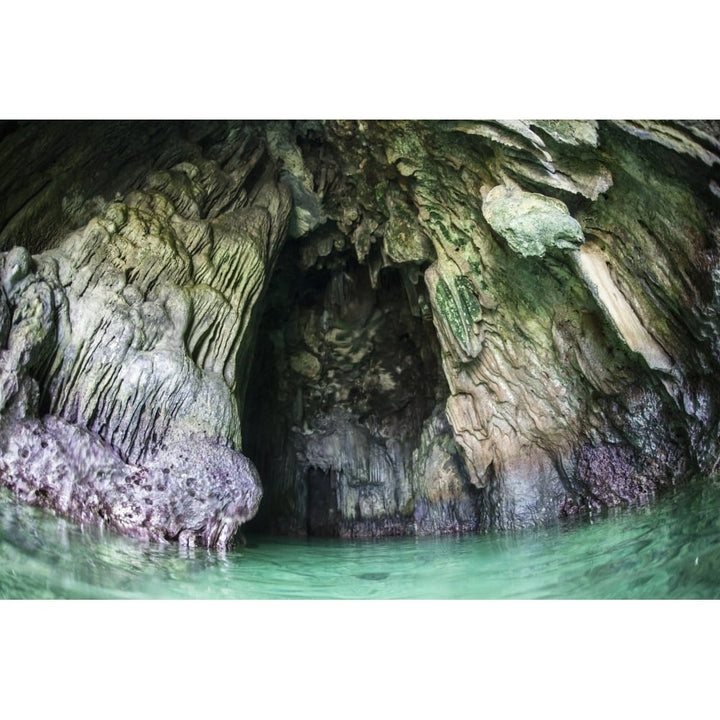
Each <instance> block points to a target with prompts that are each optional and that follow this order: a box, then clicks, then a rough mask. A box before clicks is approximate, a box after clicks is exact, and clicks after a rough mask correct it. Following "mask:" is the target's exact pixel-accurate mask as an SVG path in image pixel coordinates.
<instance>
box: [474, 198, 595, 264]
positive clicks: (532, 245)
mask: <svg viewBox="0 0 720 720" xmlns="http://www.w3.org/2000/svg"><path fill="white" fill-rule="evenodd" d="M482 211H483V215H484V216H485V219H486V220H487V221H488V223H489V224H490V227H491V228H492V229H493V230H494V231H495V232H496V233H497V234H498V235H500V236H501V237H503V238H504V239H505V240H506V241H507V243H508V245H509V246H510V247H511V248H512V249H513V250H514V251H515V252H516V253H519V254H520V255H522V256H523V257H530V256H540V257H542V256H543V255H545V253H546V251H547V250H549V249H550V248H558V249H561V250H568V249H574V248H576V247H577V246H578V245H581V244H582V243H583V242H584V240H585V238H584V235H583V231H582V228H581V227H580V224H579V223H578V221H577V220H575V218H573V217H572V216H571V215H570V213H569V212H568V209H567V206H566V205H565V203H564V202H562V201H561V200H557V199H556V198H551V197H546V196H545V195H540V194H539V193H529V192H525V191H523V190H517V189H514V188H510V187H507V186H506V185H497V186H496V187H494V188H493V189H492V190H490V192H489V193H488V194H487V196H486V197H485V201H484V202H483V206H482Z"/></svg>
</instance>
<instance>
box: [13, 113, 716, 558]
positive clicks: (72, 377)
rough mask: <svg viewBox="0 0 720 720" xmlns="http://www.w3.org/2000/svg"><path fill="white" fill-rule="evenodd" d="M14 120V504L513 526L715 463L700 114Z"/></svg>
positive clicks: (156, 528)
mask: <svg viewBox="0 0 720 720" xmlns="http://www.w3.org/2000/svg"><path fill="white" fill-rule="evenodd" d="M0 137H1V138H2V139H1V140H0V167H2V168H3V171H2V176H1V177H0V197H2V202H1V203H0V249H2V250H3V254H2V287H3V292H2V295H1V296H0V347H2V350H0V411H1V412H2V415H1V417H0V451H1V453H2V455H1V456H0V480H2V482H3V483H4V484H5V485H8V486H9V487H11V488H12V489H13V490H14V491H15V492H16V493H17V494H18V495H19V496H20V497H21V498H23V499H24V500H26V501H28V502H34V503H36V504H42V505H45V506H47V507H50V508H53V509H54V510H56V511H57V512H59V513H61V514H64V515H67V516H69V517H71V518H74V519H76V520H79V521H81V522H106V523H108V524H109V525H111V526H112V527H114V528H116V529H118V530H120V531H121V532H126V533H129V534H134V535H137V536H140V537H148V538H151V539H155V540H163V539H173V538H177V539H180V540H181V541H182V542H186V543H194V542H199V543H202V544H205V545H209V546H225V545H226V544H227V542H228V541H229V540H230V539H231V538H232V535H233V533H234V532H235V530H236V528H237V527H238V526H239V525H240V524H242V523H243V522H246V521H247V520H249V519H250V518H251V517H252V516H253V515H255V513H256V512H257V517H256V519H255V520H254V521H253V525H251V526H254V527H256V528H259V529H270V530H273V531H276V532H290V533H301V534H302V533H310V534H325V535H349V536H353V535H386V534H408V533H436V532H452V531H462V532H465V531H481V530H486V529H504V528H518V527H526V526H530V525H534V524H541V523H545V522H548V521H551V520H553V519H556V518H558V517H559V516H563V515H569V514H576V513H581V512H587V511H597V510H601V509H603V508H606V507H610V506H614V505H618V504H638V503H643V502H646V501H648V500H649V499H651V498H652V497H653V496H654V495H655V494H656V493H657V492H659V491H662V490H663V489H664V488H667V487H669V486H672V485H674V484H676V483H678V482H681V481H682V480H683V479H684V478H686V477H688V476H689V475H690V474H691V473H694V472H709V471H711V470H713V469H714V467H715V465H716V461H717V458H718V456H719V455H720V443H719V442H718V420H719V415H718V412H719V410H720V407H719V405H718V402H719V401H720V391H719V390H718V389H717V387H716V383H715V381H714V379H715V377H716V376H717V372H718V369H719V368H718V364H719V362H720V344H719V340H718V338H719V333H718V329H719V328H718V310H720V300H719V298H718V283H719V282H720V271H719V270H718V240H719V239H720V233H719V232H718V219H717V210H718V197H719V196H720V168H719V166H720V157H719V156H720V127H719V126H718V125H717V123H712V122H650V121H642V122H640V121H635V122H620V121H614V122H610V121H606V122H592V121H576V122H571V121H515V122H509V121H492V122H491V121H447V122H438V121H431V122H419V121H413V122H409V121H393V122H362V121H358V122H349V121H334V122H290V121H281V122H265V123H263V122H237V123H233V122H227V123H224V122H204V123H201V122H197V123H111V122H103V123H18V124H8V125H6V126H5V127H3V128H0ZM241 451H242V452H243V453H245V454H246V455H247V456H248V457H249V458H250V459H251V460H252V461H253V462H254V464H255V465H256V466H257V469H258V471H259V476H260V478H262V485H263V494H264V497H263V499H262V502H260V494H261V491H260V483H259V480H258V477H257V474H256V472H255V470H254V468H253V467H252V464H251V463H249V462H248V461H247V459H246V458H245V457H244V456H243V455H242V454H241Z"/></svg>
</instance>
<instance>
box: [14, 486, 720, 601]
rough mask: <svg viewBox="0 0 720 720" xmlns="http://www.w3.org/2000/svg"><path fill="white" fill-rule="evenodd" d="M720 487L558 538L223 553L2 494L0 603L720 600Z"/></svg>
mask: <svg viewBox="0 0 720 720" xmlns="http://www.w3.org/2000/svg"><path fill="white" fill-rule="evenodd" d="M718 597H720V483H718V482H713V481H712V480H709V479H707V478H698V479H696V480H694V481H693V482H691V483H690V484H689V485H687V486H685V487H683V488H682V489H680V490H677V491H674V492H673V493H672V494H670V495H667V496H665V497H663V498H661V499H660V500H659V501H658V502H656V503H655V504H653V505H652V506H650V507H647V508H641V509H639V510H638V509H636V510H634V511H632V512H629V511H618V512H612V513H609V514H606V515H604V516H602V517H594V518H585V519H583V520H581V521H578V522H571V523H564V522H558V523H557V524H556V525H554V526H552V527H550V528H544V529H541V530H530V531H524V532H518V533H505V534H496V535H483V536H474V537H460V538H456V537H442V538H418V539H407V538H392V539H386V540H377V541H373V540H363V541H351V540H334V539H333V540H330V539H319V538H318V539H307V540H306V539H296V538H276V537H265V536H250V537H248V545H247V546H246V547H243V548H238V549H236V550H232V551H228V552H226V553H220V552H217V551H207V550H202V549H195V550H182V549H180V548H178V546H176V545H153V544H148V543H144V542H139V541H136V540H132V539H128V538H124V537H119V536H116V535H114V534H111V533H109V532H104V531H102V530H101V529H99V528H96V527H91V528H84V529H83V528H81V527H78V526H76V525H74V524H72V523H68V522H66V521H64V520H61V519H58V518H56V517H55V516H53V515H51V514H49V513H47V512H46V511H43V510H39V509H37V508H30V507H26V506H23V505H20V504H18V503H16V502H15V500H14V499H13V497H12V496H11V495H9V494H8V493H7V492H5V491H2V492H1V493H0V598H24V599H34V598H119V599H133V598H146V599H147V598H168V599H170V598H192V599H204V598H213V599H222V598H235V599H241V598H255V599H269V598H286V599H293V598H310V599H313V598H322V599H339V598H354V599H373V598H405V599H409V598H426V599H453V598H469V599H480V598H494V599H507V598H597V599H603V598H718Z"/></svg>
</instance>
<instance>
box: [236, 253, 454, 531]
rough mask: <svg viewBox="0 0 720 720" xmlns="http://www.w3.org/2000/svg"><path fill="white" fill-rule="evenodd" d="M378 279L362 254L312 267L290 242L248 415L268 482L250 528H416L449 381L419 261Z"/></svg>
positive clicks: (248, 430) (272, 294)
mask: <svg viewBox="0 0 720 720" xmlns="http://www.w3.org/2000/svg"><path fill="white" fill-rule="evenodd" d="M374 279H375V282H373V281H372V279H371V273H370V271H369V268H368V266H367V265H363V264H360V263H358V261H357V259H356V257H355V254H354V252H349V251H335V252H332V253H329V254H328V255H327V256H325V257H318V258H317V259H316V260H315V262H314V263H313V264H312V265H311V266H310V267H309V268H307V269H305V270H303V269H302V246H301V244H299V243H289V244H288V245H287V246H286V248H285V249H284V250H283V254H282V256H281V257H280V259H279V262H278V265H277V269H276V272H275V274H274V276H273V278H272V280H271V284H270V287H269V290H268V294H267V296H266V304H265V310H264V314H263V316H262V319H261V322H260V325H259V331H258V338H257V345H256V352H255V354H254V361H253V366H252V369H251V371H250V380H249V383H248V389H247V393H246V400H245V408H244V413H243V420H244V422H243V443H244V448H243V450H244V452H245V454H246V455H247V456H248V457H249V458H250V459H251V460H252V461H253V462H254V463H255V465H256V466H257V468H258V471H259V473H260V476H261V478H262V481H263V487H264V497H263V501H262V503H261V506H260V510H259V512H258V515H257V516H256V517H255V518H254V519H253V520H252V521H251V522H249V523H247V525H246V526H245V527H246V530H247V531H248V532H254V533H274V534H291V535H312V536H369V535H391V534H396V535H397V534H408V533H411V532H412V531H413V527H414V525H413V523H414V517H413V511H414V500H413V493H414V488H413V479H412V477H411V470H412V466H413V460H412V456H413V452H414V451H415V450H416V449H417V447H418V445H419V443H420V436H421V432H422V428H423V424H424V423H425V422H426V421H427V419H428V418H429V417H430V416H431V414H432V413H433V410H434V409H435V408H436V407H437V405H438V403H440V402H444V399H445V398H446V397H447V386H446V384H445V380H444V376H443V374H442V370H441V367H440V360H439V348H438V346H437V340H436V338H435V334H434V329H433V326H432V321H431V318H430V316H429V312H427V311H425V312H423V310H422V308H423V306H425V307H427V304H426V299H425V297H424V293H425V292H426V291H425V286H424V281H423V280H422V273H421V271H420V269H419V268H417V266H412V267H400V268H395V267H392V268H385V269H383V270H380V271H379V272H378V274H377V275H376V276H375V278H374Z"/></svg>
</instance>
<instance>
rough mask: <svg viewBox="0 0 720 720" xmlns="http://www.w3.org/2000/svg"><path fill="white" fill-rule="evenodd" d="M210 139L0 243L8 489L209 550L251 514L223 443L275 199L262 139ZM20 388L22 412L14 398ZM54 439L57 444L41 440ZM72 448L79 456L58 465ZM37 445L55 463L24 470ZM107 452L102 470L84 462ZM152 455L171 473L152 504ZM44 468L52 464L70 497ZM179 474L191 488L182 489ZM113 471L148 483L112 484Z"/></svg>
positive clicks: (249, 475) (240, 461)
mask: <svg viewBox="0 0 720 720" xmlns="http://www.w3.org/2000/svg"><path fill="white" fill-rule="evenodd" d="M226 140H227V142H226V144H224V145H223V147H222V152H220V153H219V155H218V154H217V153H216V155H215V157H213V158H205V157H198V156H197V154H196V155H195V156H194V157H193V160H194V162H190V161H189V160H185V161H183V162H180V163H177V164H174V165H172V166H171V167H169V168H168V169H166V170H158V171H151V172H149V174H148V175H147V177H146V179H145V182H144V184H143V185H142V186H140V187H139V188H138V189H137V190H133V191H132V192H130V193H128V194H127V195H126V196H125V197H124V198H122V199H113V201H112V202H109V203H105V204H104V209H103V212H102V213H101V214H100V215H98V216H97V217H95V218H93V219H92V220H91V221H90V222H89V223H88V224H87V225H85V226H84V227H82V228H80V229H78V230H77V231H75V232H74V233H72V234H70V235H69V236H68V237H67V238H66V239H65V240H63V241H62V242H59V243H57V244H56V247H54V248H53V249H51V250H48V251H46V252H44V253H40V254H38V255H36V256H34V257H31V256H30V255H29V253H28V251H27V250H26V249H24V248H15V249H13V250H10V251H9V252H8V253H7V254H6V255H5V257H4V259H3V260H4V267H3V288H4V296H3V297H4V298H7V301H6V305H4V306H3V307H4V308H6V309H4V311H3V317H4V318H7V317H11V322H10V323H9V325H10V326H9V328H7V325H8V322H7V321H4V322H3V334H7V341H6V348H5V349H4V350H2V351H0V410H2V411H4V416H3V418H2V420H1V421H0V426H2V431H3V437H4V438H5V441H6V442H5V450H4V454H3V466H2V473H3V476H4V482H5V483H6V484H8V485H9V486H10V487H12V488H13V489H15V490H16V492H18V493H19V494H20V495H21V496H23V497H25V498H27V499H29V500H30V501H36V502H41V503H44V504H46V505H48V506H49V507H52V508H54V509H55V510H57V511H58V512H61V513H62V514H66V515H69V516H70V517H72V518H79V519H82V520H83V521H89V518H90V517H91V516H94V517H95V518H96V520H102V521H104V522H107V523H108V524H110V525H111V526H113V527H115V528H116V529H119V530H121V531H124V532H127V533H129V534H135V535H139V536H142V537H150V538H152V539H158V538H162V537H169V538H177V537H179V538H180V539H182V540H183V541H185V542H194V541H195V540H194V538H196V537H197V538H198V539H199V541H200V542H202V543H203V544H206V545H209V546H215V545H217V546H225V545H226V544H227V542H228V540H229V539H230V537H231V536H232V532H234V530H235V529H236V528H237V527H238V525H239V524H240V523H241V522H243V521H244V520H246V519H248V518H249V517H252V515H253V514H254V513H255V511H256V510H257V505H258V502H259V498H260V485H259V482H258V479H257V475H256V473H255V471H254V470H253V469H252V468H251V466H250V465H249V463H248V461H247V459H246V458H244V457H243V456H242V455H240V453H239V450H240V448H241V435H240V410H239V403H238V397H239V396H240V395H241V394H242V390H243V383H244V382H245V381H246V378H245V376H244V375H243V368H244V367H245V365H246V363H247V360H246V355H247V353H248V352H249V349H250V348H251V346H252V342H253V333H254V331H255V328H254V326H253V322H252V318H253V315H254V314H255V313H256V312H257V309H256V308H257V304H258V300H259V298H260V297H261V295H262V293H263V290H264V287H265V284H266V282H267V278H268V277H269V274H270V272H271V270H272V267H273V264H274V261H275V257H276V255H277V252H278V250H279V248H280V246H281V244H282V241H283V240H284V238H285V233H286V229H287V224H288V218H289V212H290V209H291V198H290V193H289V191H288V189H287V188H286V187H284V186H283V185H280V184H278V183H277V181H276V179H275V175H274V171H273V166H272V164H271V163H267V162H264V160H265V161H267V158H266V156H265V154H264V149H263V144H262V142H259V141H258V140H257V139H256V138H253V137H251V136H250V135H248V134H247V133H245V134H243V133H241V134H240V135H239V137H237V138H236V139H234V140H233V139H226ZM6 328H7V329H6ZM30 386H33V387H36V388H37V394H38V396H39V397H38V402H37V404H36V405H37V407H32V403H27V402H25V401H24V400H23V402H22V403H21V402H20V396H22V397H24V395H23V393H26V392H27V388H28V387H30ZM21 405H22V410H20V409H19V408H20V407H21ZM36 415H40V416H41V419H39V420H37V419H35V416H36ZM58 422H60V424H58ZM81 429H82V430H84V431H89V433H90V435H86V434H84V433H83V432H81ZM58 434H61V435H62V436H63V438H64V440H63V442H62V446H58V445H57V444H52V443H50V444H48V442H49V440H48V438H49V437H50V436H52V435H58ZM31 436H32V437H34V438H35V441H31V439H30V438H31ZM21 437H24V438H25V440H24V441H23V442H24V443H25V444H24V445H23V446H22V449H17V448H16V451H13V450H12V449H11V448H12V447H14V445H13V444H12V442H13V438H15V439H17V438H21ZM89 438H95V439H96V442H95V444H93V442H92V441H91V440H90V439H89ZM100 441H102V443H104V444H106V445H107V446H108V447H110V448H112V452H113V453H115V455H114V456H113V457H114V460H112V459H111V458H109V457H108V458H104V457H103V454H102V451H101V450H100V448H101V447H103V445H100V444H98V442H100ZM38 443H40V445H39V446H38ZM74 445H77V446H78V447H77V448H75V449H73V446H74ZM203 446H204V450H203ZM38 447H42V448H45V450H43V451H40V450H38ZM168 448H174V450H170V449H168ZM181 451H182V452H181ZM76 452H77V453H79V454H80V455H81V456H86V459H87V462H88V463H89V465H87V466H85V465H82V464H78V462H75V461H72V462H69V463H68V462H66V460H67V457H66V456H68V453H69V454H70V455H71V456H72V457H75V453H76ZM27 453H29V455H27ZM43 453H45V454H49V455H51V456H52V455H57V456H58V457H57V462H58V463H59V464H58V465H54V464H53V462H50V464H49V465H47V467H46V471H43V470H42V469H40V468H41V466H42V462H41V457H40V456H41V455H43ZM169 455H174V456H175V458H176V459H175V461H174V462H170V460H169V459H168V456H169ZM181 457H184V460H180V458H181ZM203 457H206V463H207V467H206V469H205V470H203V469H202V468H201V467H200V466H199V463H200V460H201V458H203ZM28 458H29V459H28ZM38 463H39V464H38ZM113 463H115V465H116V467H115V469H114V473H113V472H110V471H109V470H108V471H102V473H104V474H103V477H104V478H105V480H103V481H102V482H100V480H99V479H98V478H99V476H98V475H97V473H96V472H95V470H96V466H98V467H102V466H104V465H108V466H110V465H113ZM118 463H119V464H118ZM158 463H160V464H163V467H164V468H166V469H167V468H169V469H170V476H171V477H170V478H169V479H168V480H167V482H165V483H164V485H165V486H166V487H167V497H166V498H165V499H164V500H163V499H162V497H161V494H162V493H161V491H160V490H159V489H158V488H159V486H160V485H162V483H160V484H158V483H156V482H154V480H153V477H154V475H153V473H154V474H155V475H157V472H156V471H155V470H154V468H156V467H157V466H158ZM158 472H159V471H158ZM118 473H119V475H118ZM46 475H60V476H61V478H60V479H57V478H56V479H57V480H58V482H61V484H62V488H67V487H71V488H72V498H73V499H72V502H70V500H67V501H66V499H62V498H60V497H58V496H57V493H58V492H62V493H65V490H61V486H60V485H58V486H56V485H54V484H53V481H52V480H47V482H46V478H45V476H46ZM191 476H192V478H195V480H194V482H197V485H198V487H190V486H189V485H188V486H187V487H186V485H187V479H188V477H191ZM110 477H112V478H115V479H114V480H113V481H112V482H111V481H110V480H108V478H110ZM128 477H134V478H140V479H141V480H142V482H141V483H140V487H141V488H145V486H146V483H145V481H146V480H147V482H148V483H149V485H150V486H152V490H151V489H150V488H148V489H147V491H146V492H145V493H144V495H143V492H141V491H139V490H133V492H132V493H130V494H129V495H123V492H124V490H125V489H126V488H125V485H124V484H123V483H125V480H126V479H127V478H128ZM37 483H40V486H39V487H36V488H35V490H36V491H37V492H35V491H33V490H32V487H33V484H36V485H37ZM108 483H110V484H108ZM68 492H70V491H68ZM138 493H139V494H138ZM233 493H234V496H233ZM140 496H143V497H140ZM118 498H120V499H118ZM68 503H70V504H68ZM146 503H147V504H148V505H152V508H151V509H149V510H148V508H146V507H145V504H146ZM118 507H120V508H121V509H120V510H117V508H118ZM128 508H132V509H131V510H128ZM140 510H142V511H143V512H140ZM145 510H148V512H147V513H145ZM118 512H119V513H120V514H121V515H123V516H122V517H120V516H119V515H118ZM203 512H204V513H205V515H203Z"/></svg>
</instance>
